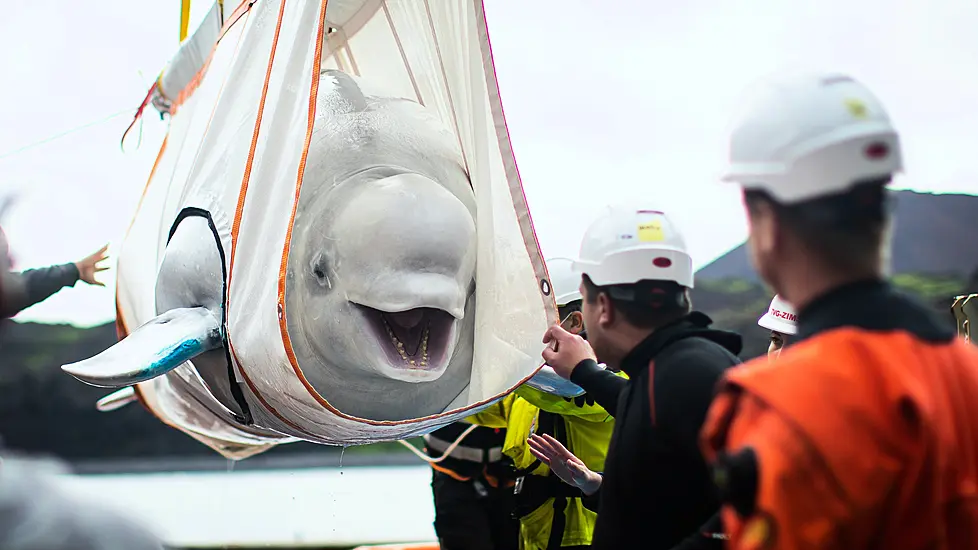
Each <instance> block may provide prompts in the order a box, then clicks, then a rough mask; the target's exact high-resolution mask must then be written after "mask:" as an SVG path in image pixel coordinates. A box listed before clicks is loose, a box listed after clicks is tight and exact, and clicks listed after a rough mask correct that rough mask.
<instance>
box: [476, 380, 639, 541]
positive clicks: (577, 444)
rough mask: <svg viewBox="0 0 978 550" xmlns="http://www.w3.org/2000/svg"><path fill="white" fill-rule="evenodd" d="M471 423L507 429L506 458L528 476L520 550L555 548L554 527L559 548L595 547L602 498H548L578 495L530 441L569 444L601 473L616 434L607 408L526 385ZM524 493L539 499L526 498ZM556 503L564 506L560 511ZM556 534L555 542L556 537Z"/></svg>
mask: <svg viewBox="0 0 978 550" xmlns="http://www.w3.org/2000/svg"><path fill="white" fill-rule="evenodd" d="M619 376H622V377H625V375H624V374H623V373H619ZM466 421H467V422H471V423H473V424H479V425H482V426H489V427H493V428H506V440H505V442H504V443H503V454H504V455H506V456H508V457H509V458H511V459H512V460H513V463H514V465H515V467H516V469H517V470H520V471H523V472H524V473H525V474H526V479H524V480H523V483H522V485H523V487H524V491H521V495H520V497H521V498H520V501H521V502H526V503H528V507H526V508H523V509H522V510H520V511H519V512H518V515H520V538H521V541H520V547H521V548H523V549H524V550H547V549H548V548H551V547H556V544H557V542H556V541H557V539H558V534H557V532H554V531H555V527H556V528H558V529H559V528H562V530H563V535H561V536H559V541H560V542H559V545H560V546H587V545H590V544H591V537H592V535H593V533H594V522H595V519H596V518H597V506H596V505H595V504H593V503H592V501H595V502H596V500H597V499H596V497H597V495H593V496H592V497H588V498H585V499H582V498H580V497H569V496H558V497H553V496H549V495H550V494H552V490H551V489H553V490H556V491H558V492H559V491H561V490H562V489H563V490H565V491H567V492H568V494H570V493H573V492H574V491H573V488H571V487H570V486H567V485H566V484H564V483H563V482H561V481H560V480H559V478H557V476H556V475H552V474H550V468H548V467H547V466H546V465H545V464H542V463H540V462H539V461H538V460H537V459H536V458H535V457H534V456H533V455H532V454H531V453H530V448H529V444H528V443H527V439H528V438H529V437H530V434H531V433H541V432H546V433H549V434H550V435H551V436H553V437H555V438H557V439H558V440H559V441H561V442H562V443H564V445H565V446H566V447H567V448H568V449H569V450H570V451H571V452H572V453H574V455H576V456H577V457H578V458H580V459H581V460H582V461H583V462H584V464H586V465H587V467H588V468H590V469H591V470H594V471H596V472H601V471H603V470H604V460H605V456H606V455H607V452H608V444H609V442H610V441H611V432H612V430H613V429H614V418H613V417H612V416H611V415H610V414H608V412H607V411H605V410H604V408H602V407H601V406H600V405H598V404H597V403H593V402H591V403H589V402H587V401H585V399H584V398H576V399H565V398H563V397H559V396H556V395H551V394H548V393H546V392H542V391H539V390H536V389H533V388H531V387H529V386H526V385H523V386H520V387H519V388H517V390H516V391H515V392H514V393H512V394H510V395H508V396H506V397H505V398H504V399H503V400H502V401H500V402H499V403H496V404H495V405H493V406H492V407H490V408H488V409H486V410H485V411H482V412H480V413H478V414H475V415H473V416H470V417H469V418H467V419H466ZM554 432H556V434H555V433H554ZM531 478H532V479H531ZM541 487H543V488H542V489H540V488H541ZM534 488H536V489H534ZM541 491H542V494H541ZM524 492H525V493H534V494H529V495H527V496H526V498H522V497H524ZM556 498H560V499H561V501H560V502H558V503H557V504H558V506H557V507H556V508H555V506H554V504H555V500H556ZM561 504H563V506H561ZM561 508H562V513H559V514H558V512H557V510H559V509H561ZM552 532H553V535H554V536H551V534H552Z"/></svg>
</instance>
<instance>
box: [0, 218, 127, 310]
mask: <svg viewBox="0 0 978 550" xmlns="http://www.w3.org/2000/svg"><path fill="white" fill-rule="evenodd" d="M108 247H109V245H105V246H103V247H102V248H100V249H99V250H98V251H97V252H95V253H94V254H91V255H89V256H86V257H85V258H83V259H81V260H79V261H77V262H72V263H67V264H61V265H53V266H50V267H42V268H38V269H28V270H25V271H21V272H15V271H11V270H10V263H11V262H10V256H9V252H8V247H7V239H6V236H5V235H4V234H3V230H0V319H6V318H8V317H13V316H14V315H17V314H18V313H20V312H21V311H23V310H25V309H27V308H29V307H31V306H33V305H34V304H37V303H39V302H43V301H44V300H47V299H48V298H50V297H51V296H52V295H53V294H54V293H56V292H58V291H59V290H61V289H62V288H65V287H69V286H74V285H75V283H77V282H78V281H84V282H86V283H88V284H90V285H96V286H105V284H104V283H101V282H99V281H98V280H97V279H96V278H95V274H96V273H99V272H101V271H105V270H106V269H108V266H106V265H104V263H105V262H106V261H107V260H108V255H107V254H106V253H105V251H106V250H107V249H108Z"/></svg>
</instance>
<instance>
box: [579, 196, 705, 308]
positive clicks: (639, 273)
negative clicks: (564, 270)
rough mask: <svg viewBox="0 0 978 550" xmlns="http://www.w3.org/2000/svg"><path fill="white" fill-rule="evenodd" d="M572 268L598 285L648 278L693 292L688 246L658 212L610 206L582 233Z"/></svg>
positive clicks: (633, 281) (691, 267)
mask: <svg viewBox="0 0 978 550" xmlns="http://www.w3.org/2000/svg"><path fill="white" fill-rule="evenodd" d="M573 269H574V272H575V273H577V274H579V275H587V276H588V277H589V278H590V279H591V281H592V282H594V284H596V285H598V286H605V285H619V284H633V283H637V282H638V281H641V280H643V279H650V280H656V281H674V282H676V283H678V284H680V285H682V286H684V287H687V288H693V260H692V258H690V256H689V253H688V252H686V242H685V240H683V236H682V235H681V234H680V233H679V231H678V230H677V229H676V227H675V226H674V225H673V224H672V222H670V221H669V218H667V217H666V215H665V214H664V213H662V212H661V211H659V210H650V209H640V208H634V207H625V206H613V207H609V208H608V209H607V210H606V211H605V212H604V214H602V215H601V216H600V217H599V218H598V219H597V220H595V221H594V222H593V223H592V224H591V225H590V227H588V228H587V231H585V232H584V239H583V240H582V241H581V253H580V256H579V257H578V259H577V260H575V261H574V266H573Z"/></svg>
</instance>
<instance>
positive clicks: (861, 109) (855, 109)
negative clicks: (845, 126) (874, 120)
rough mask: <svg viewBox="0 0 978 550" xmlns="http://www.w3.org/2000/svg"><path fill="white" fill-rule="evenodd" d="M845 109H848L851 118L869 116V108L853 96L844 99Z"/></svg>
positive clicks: (861, 118) (860, 118)
mask: <svg viewBox="0 0 978 550" xmlns="http://www.w3.org/2000/svg"><path fill="white" fill-rule="evenodd" d="M845 104H846V109H849V114H850V115H852V118H856V119H859V120H863V119H865V118H867V117H868V116H869V110H868V109H867V108H866V104H865V103H863V102H862V101H861V100H858V99H855V98H849V99H846V100H845Z"/></svg>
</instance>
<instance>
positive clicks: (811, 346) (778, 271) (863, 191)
mask: <svg viewBox="0 0 978 550" xmlns="http://www.w3.org/2000/svg"><path fill="white" fill-rule="evenodd" d="M763 92H765V93H762V94H760V97H758V99H757V101H756V102H755V103H753V104H752V105H751V106H750V107H749V108H748V109H747V110H746V112H745V113H746V114H745V116H744V118H743V119H742V120H741V121H740V122H739V123H738V124H737V125H736V126H735V128H734V131H733V134H732V138H731V142H730V162H731V166H730V169H729V173H728V176H727V177H726V179H727V180H728V181H733V182H736V183H738V184H740V185H741V186H742V187H743V193H744V203H745V205H746V209H747V214H748V218H749V221H750V237H749V244H750V251H751V255H752V260H753V263H754V265H755V267H756V268H757V270H758V272H759V273H760V275H761V276H762V277H763V279H764V280H765V281H766V282H767V283H768V284H770V285H771V286H772V287H773V288H774V290H776V291H777V293H778V295H779V296H780V297H782V298H784V299H785V300H787V301H788V302H790V303H791V304H793V305H795V306H796V307H797V308H798V328H797V333H796V335H795V336H794V338H793V343H792V345H791V347H790V348H787V349H785V350H784V352H783V353H781V354H780V356H779V358H778V360H777V361H768V360H766V359H755V360H753V361H751V362H749V363H747V364H745V365H743V366H741V367H740V368H736V369H732V370H731V371H728V372H727V373H726V376H725V379H724V380H723V381H722V382H721V384H720V387H719V394H718V396H717V397H716V399H715V400H714V402H713V405H712V407H711V409H710V412H709V415H708V417H707V421H706V423H705V424H704V427H703V430H702V432H701V443H702V448H703V451H704V454H705V456H706V458H707V460H708V461H709V462H710V463H712V465H713V469H714V479H715V482H716V485H717V486H718V488H719V489H720V493H721V500H722V502H723V508H722V521H723V525H724V528H725V531H726V532H727V533H728V534H729V535H730V540H729V543H728V545H727V547H728V548H735V549H764V548H777V549H780V550H802V549H804V550H809V549H820V550H830V549H831V550H836V549H838V550H843V549H846V550H858V549H868V548H893V549H897V548H899V549H921V550H923V549H927V550H951V549H963V548H978V408H976V407H978V400H976V399H975V398H974V396H975V395H978V349H976V348H975V347H974V346H971V345H968V344H967V343H966V342H964V340H963V339H961V338H958V337H957V336H956V334H955V331H954V329H953V327H951V326H949V324H947V323H945V322H943V321H942V320H941V319H939V318H938V317H936V316H935V315H934V313H932V312H931V311H930V310H929V309H928V308H926V307H924V306H922V305H920V304H918V303H917V302H916V301H914V300H912V299H910V298H908V297H906V296H905V295H903V294H901V293H900V292H898V291H896V290H894V289H893V287H892V286H891V285H890V284H889V283H888V282H887V281H886V277H885V267H884V264H885V261H886V260H885V259H886V257H887V256H888V243H887V235H888V232H889V221H890V211H891V205H890V197H889V195H888V192H887V190H886V185H887V184H888V183H889V182H890V181H891V178H892V177H893V175H894V174H896V173H897V172H899V171H901V170H902V159H901V151H900V140H899V136H898V134H897V132H896V130H895V129H894V128H893V126H892V124H891V122H890V119H889V117H888V115H887V114H886V112H885V110H884V108H883V106H882V105H881V103H880V102H879V100H878V99H877V98H876V97H875V96H874V95H873V93H872V92H870V91H869V90H868V89H867V88H866V87H865V86H863V85H862V84H860V83H859V82H857V81H855V80H854V79H852V78H850V77H848V76H846V75H842V74H832V73H825V74H819V73H815V74H811V73H808V74H794V75H791V76H786V77H780V78H778V79H776V80H774V81H773V82H771V83H770V84H769V85H768V86H767V87H766V88H764V89H763Z"/></svg>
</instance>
